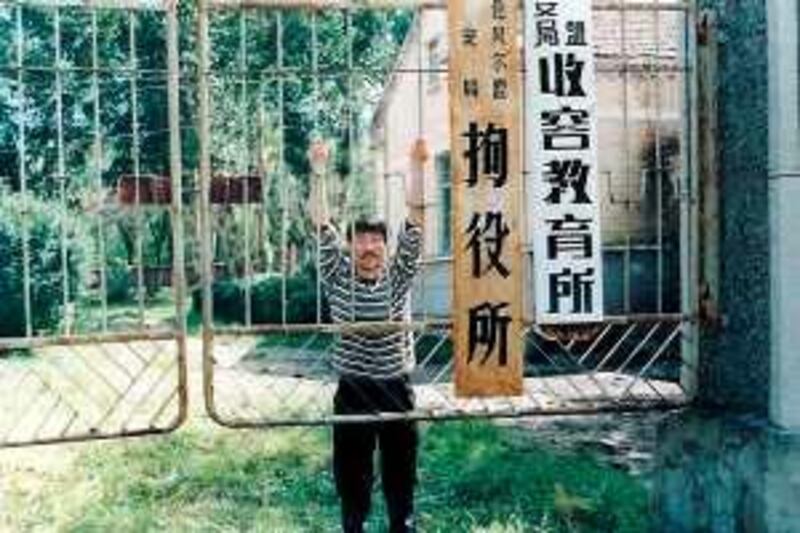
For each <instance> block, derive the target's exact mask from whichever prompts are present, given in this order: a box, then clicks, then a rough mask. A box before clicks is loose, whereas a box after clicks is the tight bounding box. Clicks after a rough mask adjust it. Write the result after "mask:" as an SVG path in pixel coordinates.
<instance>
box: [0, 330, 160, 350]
mask: <svg viewBox="0 0 800 533" xmlns="http://www.w3.org/2000/svg"><path fill="white" fill-rule="evenodd" d="M174 338H175V332H174V331H172V330H142V331H133V332H122V333H87V334H81V335H56V336H51V337H19V338H14V337H4V338H0V349H3V350H23V349H32V348H44V347H45V346H80V345H82V344H109V343H114V342H134V341H145V340H146V341H158V340H171V339H174Z"/></svg>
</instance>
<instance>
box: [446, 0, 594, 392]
mask: <svg viewBox="0 0 800 533" xmlns="http://www.w3.org/2000/svg"><path fill="white" fill-rule="evenodd" d="M519 11H520V9H519V4H518V3H517V2H513V1H511V0H458V1H453V2H448V13H449V17H450V18H449V24H450V72H451V73H452V75H451V77H450V102H451V103H450V116H451V122H450V124H451V147H452V150H451V152H450V153H451V154H453V160H452V169H453V174H452V180H453V186H452V191H453V192H452V194H453V206H454V219H453V220H454V221H455V223H454V229H453V231H454V239H453V242H454V243H455V246H454V257H453V324H454V326H453V338H454V343H455V354H456V355H455V357H456V361H455V384H456V394H457V395H459V396H496V395H518V394H521V393H522V338H521V335H522V296H521V292H522V291H521V287H522V284H521V280H522V261H521V253H520V242H521V235H520V230H521V220H520V216H519V207H520V202H521V180H522V172H521V157H520V156H521V151H520V149H521V144H520V124H521V116H520V110H519V101H520V100H519V96H520V89H521V82H520V79H519V75H520V74H519V72H520V68H519V50H518V48H517V46H518V45H517V33H518V31H517V25H518V21H519ZM570 66H571V65H570V64H567V65H566V68H568V67H570ZM570 172H572V169H567V171H566V175H567V177H571V176H572V174H571V173H570ZM579 177H580V176H579ZM567 187H569V185H568V186H567ZM567 192H568V191H565V192H564V194H565V195H566V194H567ZM567 229H569V228H567ZM565 231H566V230H565ZM569 237H570V235H569V234H567V235H565V237H564V242H561V241H559V243H558V246H559V247H562V248H563V247H566V248H574V247H576V246H577V245H575V244H573V243H572V241H571V240H570V238H569Z"/></svg>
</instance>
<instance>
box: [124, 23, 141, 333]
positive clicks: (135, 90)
mask: <svg viewBox="0 0 800 533" xmlns="http://www.w3.org/2000/svg"><path fill="white" fill-rule="evenodd" d="M136 21H137V19H136V13H135V12H133V11H131V12H130V13H129V14H128V54H129V56H128V61H129V62H130V67H129V68H130V69H131V75H130V91H131V136H132V138H131V141H132V144H131V159H132V161H133V176H134V181H135V183H136V191H135V193H134V194H135V199H134V208H135V217H136V222H135V226H136V229H135V247H136V299H137V301H138V303H139V327H140V328H142V329H143V328H144V325H145V302H144V299H145V287H144V236H143V232H144V213H143V212H142V198H141V193H142V190H141V189H142V184H141V168H140V161H139V156H140V146H139V79H138V78H139V73H138V71H137V68H138V61H137V58H136Z"/></svg>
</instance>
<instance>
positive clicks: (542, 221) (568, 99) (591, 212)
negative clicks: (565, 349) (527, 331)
mask: <svg viewBox="0 0 800 533" xmlns="http://www.w3.org/2000/svg"><path fill="white" fill-rule="evenodd" d="M525 13H526V20H525V31H526V35H525V43H526V44H525V46H526V50H525V58H526V59H525V60H526V71H527V72H528V73H529V75H528V77H527V78H526V80H525V83H526V92H527V94H528V95H530V97H529V99H528V108H527V109H526V111H525V113H526V115H525V125H526V128H527V129H526V144H527V146H526V147H525V149H526V150H527V151H528V152H527V153H528V161H529V164H530V171H531V173H530V180H531V184H532V185H531V187H530V188H529V194H531V195H532V198H529V199H528V204H527V205H528V206H529V212H530V213H531V216H532V217H533V220H532V233H533V254H534V272H535V274H534V293H535V305H536V321H537V322H538V323H540V324H570V323H581V322H596V321H600V320H602V313H603V274H602V255H601V249H600V239H601V233H600V204H599V198H598V194H597V180H596V176H597V135H596V130H597V128H596V122H597V121H596V110H595V94H594V92H595V83H594V56H593V53H592V46H591V23H592V10H591V0H556V1H541V0H526V3H525Z"/></svg>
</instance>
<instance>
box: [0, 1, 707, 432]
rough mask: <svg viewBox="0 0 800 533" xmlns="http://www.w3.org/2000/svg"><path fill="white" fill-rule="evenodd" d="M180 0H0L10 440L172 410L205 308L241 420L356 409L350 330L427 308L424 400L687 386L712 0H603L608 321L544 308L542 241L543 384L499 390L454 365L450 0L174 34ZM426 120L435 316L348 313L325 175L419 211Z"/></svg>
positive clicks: (162, 422) (526, 409) (253, 17)
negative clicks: (352, 405)
mask: <svg viewBox="0 0 800 533" xmlns="http://www.w3.org/2000/svg"><path fill="white" fill-rule="evenodd" d="M176 4H177V2H170V1H165V2H161V1H158V2H157V1H155V0H153V1H149V0H124V1H123V0H92V1H90V2H89V1H78V0H74V1H72V0H28V1H18V2H17V1H0V50H1V51H2V52H0V181H1V182H2V196H1V197H0V247H2V254H0V275H1V276H2V277H0V297H2V298H3V299H4V302H3V311H2V312H3V313H4V314H3V315H2V320H0V385H2V388H3V390H4V391H6V392H4V393H3V394H2V396H0V447H3V446H18V445H23V444H32V443H48V442H61V441H70V440H87V439H95V438H108V437H115V436H126V435H139V434H147V433H156V432H165V431H170V430H172V429H174V428H176V427H178V426H179V425H180V424H181V423H182V422H183V421H184V420H185V418H186V416H187V409H188V406H187V403H188V401H187V398H188V391H187V317H188V320H190V321H191V322H193V323H196V324H197V325H198V326H199V328H198V329H199V332H200V333H201V334H202V362H203V365H202V375H203V378H204V379H203V382H204V391H203V392H204V397H205V402H206V410H207V411H208V413H209V414H210V416H211V417H212V418H213V419H214V420H216V421H217V422H219V423H220V424H223V425H227V426H234V427H248V426H274V425H316V424H328V423H331V422H333V421H336V420H339V418H338V417H336V416H334V415H333V414H332V411H331V396H332V392H333V388H334V386H335V382H336V380H337V376H336V374H335V372H334V371H333V370H332V369H331V368H330V363H329V356H328V350H329V348H330V346H331V343H332V342H335V337H336V335H337V334H340V333H341V332H342V331H344V330H363V329H374V328H376V327H384V328H386V327H390V328H399V329H403V330H406V331H410V332H412V333H413V335H414V348H415V357H416V363H417V364H416V370H415V371H414V373H413V375H412V379H413V383H414V388H415V392H416V395H417V399H418V401H417V408H416V410H415V411H414V412H412V413H408V414H406V415H402V416H408V417H411V418H415V419H443V418H460V417H494V416H521V415H527V414H557V413H578V412H601V411H614V410H632V409H653V408H663V407H671V406H677V405H683V404H685V403H687V402H689V401H691V399H692V397H693V394H694V390H695V374H696V361H697V347H698V329H699V325H698V321H697V316H698V312H697V301H698V295H697V292H698V231H697V230H698V207H697V197H698V181H699V180H698V172H697V166H698V162H697V155H696V154H697V142H698V141H697V138H698V135H697V133H698V128H697V89H696V83H697V82H696V79H697V68H696V63H695V62H696V51H695V43H696V36H695V24H696V21H695V18H696V12H695V5H694V2H691V1H688V0H687V1H686V2H683V1H678V2H655V1H653V2H649V1H648V2H635V3H632V2H613V3H604V2H597V3H596V4H595V6H594V14H595V26H596V28H597V30H596V39H595V41H596V50H597V55H596V64H597V79H598V101H599V104H600V105H599V108H600V109H601V110H602V114H601V116H600V117H599V128H600V130H599V131H600V136H599V138H600V142H601V150H600V153H601V155H600V165H601V167H602V168H601V179H602V181H601V184H600V190H601V192H602V194H603V201H602V217H603V226H604V235H603V237H604V239H603V241H604V252H603V261H604V270H605V272H606V276H605V279H604V285H605V293H606V295H607V302H606V310H605V311H606V320H605V321H604V322H603V323H602V324H598V325H594V326H592V327H583V328H577V329H576V328H544V327H541V326H539V325H537V324H535V323H534V322H533V320H532V316H533V312H532V298H531V295H530V289H531V286H532V276H531V266H532V250H531V247H530V246H526V248H525V254H526V265H527V266H526V268H527V272H526V279H527V280H529V281H528V282H526V283H525V291H526V294H525V298H526V302H528V305H527V306H526V312H527V313H528V319H527V324H528V328H527V330H526V332H525V334H524V335H523V337H522V338H520V339H518V342H520V343H523V344H524V346H525V394H524V395H523V396H521V397H515V398H496V399H483V400H479V399H472V400H464V399H457V398H456V397H455V396H454V393H453V387H452V367H453V361H452V347H451V342H450V339H449V330H450V317H449V311H450V294H449V291H450V283H449V279H450V276H449V268H450V263H451V248H450V247H451V239H450V232H451V223H450V205H451V204H450V196H449V179H450V174H449V170H450V166H449V161H450V154H449V137H448V134H447V129H446V124H447V122H448V121H447V118H446V117H447V110H448V102H447V81H448V72H447V49H446V46H447V28H446V7H447V6H446V2H428V1H425V2H406V1H400V0H398V1H396V2H394V1H390V0H385V1H382V2H355V1H354V2H346V1H338V0H337V1H334V0H331V1H319V2H317V1H310V0H309V1H307V2H294V1H293V2H286V1H281V0H272V1H271V0H202V1H200V2H198V3H197V5H196V6H195V5H194V4H191V5H190V4H181V10H180V14H181V17H180V20H181V24H184V26H183V27H182V29H183V31H182V32H181V33H180V35H179V31H178V29H179V17H178V8H177V5H176ZM195 22H197V23H198V24H197V29H198V31H197V33H196V34H194V33H193V29H194V26H193V24H194V23H195ZM179 37H180V39H179ZM179 41H180V43H181V46H182V47H183V48H184V51H186V50H192V51H196V54H195V55H194V56H193V55H192V54H185V55H184V56H183V59H180V58H179V56H180V54H179V53H178V51H179ZM523 105H524V102H523ZM195 119H196V120H197V122H196V126H197V128H196V129H195ZM182 134H183V135H182ZM418 139H424V140H425V141H426V143H427V145H428V146H429V148H430V149H431V152H432V156H433V157H431V158H430V160H429V161H428V163H427V164H426V165H425V166H424V172H425V174H426V179H425V181H426V198H427V199H426V228H425V242H426V244H425V252H424V258H423V267H422V272H421V273H420V275H419V276H418V278H417V281H416V285H415V286H414V288H413V292H412V299H413V319H412V320H411V321H410V322H408V323H403V324H396V323H394V324H374V323H351V324H346V325H340V326H336V325H333V324H331V323H329V322H328V321H327V320H326V305H325V301H324V298H323V297H322V291H321V283H320V280H319V278H318V276H317V272H318V271H319V268H318V267H319V254H318V250H317V245H316V243H317V241H318V237H319V228H315V227H313V226H312V225H311V224H310V222H309V220H308V217H307V214H306V206H307V198H308V185H309V183H310V180H311V179H316V178H318V177H319V176H320V175H325V176H326V177H327V180H328V182H329V183H331V184H332V185H333V186H334V187H333V190H332V191H331V196H332V200H333V201H334V203H335V204H336V205H338V206H340V207H339V213H338V215H339V218H340V219H342V220H345V221H347V220H352V219H353V217H354V216H355V215H356V214H357V213H367V212H372V213H380V214H381V215H382V216H383V217H385V218H386V220H387V221H388V222H389V224H390V226H391V227H392V228H397V226H398V225H399V223H400V221H401V220H402V218H403V208H404V206H403V204H402V201H401V200H400V199H402V198H403V181H404V180H403V177H404V174H405V173H407V172H408V151H409V149H410V148H411V146H412V145H413V144H414V142H415V141H416V140H418ZM312 143H314V145H315V146H316V147H323V148H328V149H329V150H330V156H329V157H328V159H327V160H325V161H322V163H320V162H319V161H315V162H314V164H312V162H311V161H309V159H308V150H309V148H310V146H311V144H312ZM323 151H327V150H323ZM184 168H185V169H186V171H184ZM524 168H527V167H524ZM525 174H526V176H527V173H525ZM395 238H396V236H395V235H394V234H392V235H390V242H391V243H394V240H395ZM528 240H530V239H529V238H528ZM184 257H186V260H184ZM388 416H392V415H375V416H372V415H370V416H365V417H360V418H369V419H373V418H376V417H377V418H386V417H388ZM348 420H355V418H354V417H349V418H348Z"/></svg>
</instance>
